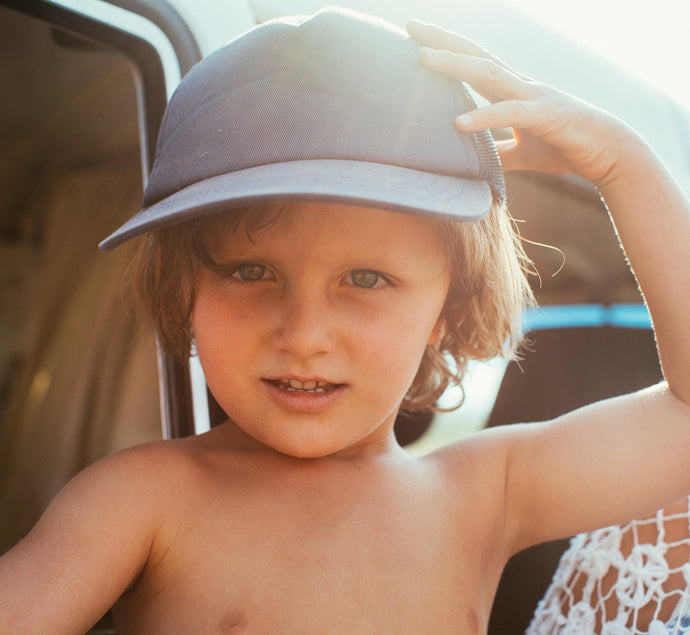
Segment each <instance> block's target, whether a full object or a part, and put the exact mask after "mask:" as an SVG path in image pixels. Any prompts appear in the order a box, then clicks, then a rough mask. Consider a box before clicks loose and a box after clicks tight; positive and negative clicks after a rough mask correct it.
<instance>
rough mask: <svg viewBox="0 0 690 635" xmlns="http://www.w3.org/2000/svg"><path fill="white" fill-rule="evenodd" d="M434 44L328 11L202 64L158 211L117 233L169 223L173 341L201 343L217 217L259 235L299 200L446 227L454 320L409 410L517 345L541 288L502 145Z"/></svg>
mask: <svg viewBox="0 0 690 635" xmlns="http://www.w3.org/2000/svg"><path fill="white" fill-rule="evenodd" d="M418 52H419V46H418V45H417V44H415V43H414V42H412V41H411V40H410V38H408V37H407V36H406V35H405V34H404V32H402V31H400V30H399V29H397V28H396V27H393V26H392V25H389V24H387V23H385V22H382V21H378V20H376V19H370V18H369V17H367V16H362V15H359V14H354V13H347V12H341V11H337V10H336V11H334V10H325V11H321V12H319V13H317V14H316V15H315V16H312V17H310V18H308V19H304V18H291V19H285V20H278V21H273V22H270V23H267V24H265V25H262V26H260V27H257V28H256V29H253V30H251V31H249V32H248V33H247V34H245V35H244V36H241V37H239V38H238V39H236V40H234V41H233V42H231V43H230V44H228V45H227V46H226V47H224V48H222V49H220V50H219V51H217V52H216V53H215V54H213V55H211V56H210V57H209V58H207V59H206V60H205V61H203V62H202V63H200V64H199V65H198V66H197V67H195V69H193V70H192V71H191V72H190V73H189V74H188V76H187V77H186V78H185V80H184V81H183V83H182V84H181V86H180V87H179V88H178V90H177V91H176V93H175V95H174V96H173V98H172V100H171V103H170V106H169V107H168V110H167V112H166V116H165V118H164V121H163V124H162V128H161V133H160V136H159V142H158V146H157V150H156V163H155V165H154V169H153V172H152V175H151V180H150V182H149V185H148V186H147V189H146V192H145V197H144V204H145V207H144V209H143V210H142V211H141V212H140V213H139V214H137V215H136V216H135V217H134V218H133V219H132V220H131V221H129V222H128V223H126V224H125V225H124V226H123V227H121V228H120V229H119V230H118V231H117V232H115V234H113V235H112V236H111V237H110V238H109V239H108V240H107V241H104V244H103V247H104V248H110V247H112V246H115V245H117V244H118V243H119V242H122V241H124V240H126V239H128V238H129V237H130V236H133V235H136V234H139V233H142V232H144V231H148V230H155V231H153V232H152V233H151V235H150V236H149V237H148V238H147V241H146V244H145V245H144V247H143V249H142V260H141V262H142V266H141V281H142V284H141V285H140V288H141V289H142V294H141V295H142V297H143V299H144V304H145V305H146V307H147V311H148V312H149V314H150V315H151V316H152V317H153V319H154V324H155V325H156V328H157V329H158V331H159V333H160V336H161V341H162V343H163V346H164V348H165V349H166V350H167V351H168V352H170V353H174V354H176V355H177V356H178V357H180V358H185V357H186V355H187V354H188V352H189V349H190V343H191V334H190V324H189V316H190V312H191V309H192V306H193V299H194V281H195V276H196V274H197V272H198V271H199V267H200V266H205V264H204V262H205V261H204V259H205V258H206V257H207V255H208V254H207V249H206V247H207V245H206V243H205V240H204V227H206V226H208V223H209V222H211V221H210V220H208V219H209V218H210V217H211V215H212V214H214V213H217V212H220V213H224V214H226V215H227V216H228V217H233V216H234V218H235V221H234V222H235V223H236V227H237V228H238V229H241V230H242V231H247V230H248V231H249V232H250V234H251V232H252V231H253V229H256V228H257V227H261V225H262V224H263V223H265V222H267V221H268V222H270V221H272V220H274V218H275V216H276V209H279V208H280V206H281V204H282V203H284V202H288V201H292V202H294V201H325V202H333V203H343V204H346V205H354V206H363V207H370V208H382V209H387V210H392V211H398V212H404V213H412V214H416V215H422V216H427V217H429V219H430V220H429V222H430V223H434V224H435V226H436V228H437V231H439V232H440V233H441V235H442V236H443V240H444V243H445V245H446V247H447V252H448V258H449V264H450V272H451V286H450V290H449V293H448V298H447V301H446V304H445V307H444V309H443V315H444V317H445V321H446V328H445V329H444V332H443V334H442V337H441V339H440V342H439V344H438V345H437V346H433V347H428V349H427V351H426V353H425V354H424V356H423V359H422V363H421V366H420V369H419V373H418V375H417V378H416V379H415V381H414V382H413V385H412V387H411V388H410V391H409V393H408V395H407V397H406V399H405V401H404V403H403V407H408V408H419V407H424V406H428V405H432V404H433V403H434V402H435V400H436V398H437V397H438V396H439V394H440V393H441V392H442V390H443V388H444V387H445V386H446V385H447V383H448V381H449V379H452V378H453V377H454V376H456V373H457V374H461V373H462V371H463V369H464V365H465V362H466V360H467V359H470V358H479V359H483V358H488V357H491V356H494V355H496V354H500V353H506V352H508V351H510V350H511V349H513V348H514V347H515V345H516V344H517V341H518V339H519V320H520V309H521V308H522V306H523V305H524V304H525V303H526V302H529V299H530V297H531V296H530V293H529V289H528V286H527V284H526V282H525V279H524V275H523V271H522V267H523V264H524V262H525V260H524V255H523V253H522V250H521V248H520V245H519V241H518V240H517V239H516V236H515V234H514V233H513V230H512V227H511V222H510V220H509V218H508V216H507V212H506V211H505V191H504V184H503V175H502V172H501V169H500V164H499V162H498V157H497V153H496V150H495V147H494V146H493V142H492V140H491V136H490V134H489V133H488V131H484V132H483V133H476V134H472V135H468V134H462V133H460V132H459V131H458V130H457V129H456V128H455V127H454V124H453V119H454V117H455V116H456V115H457V114H460V113H461V112H464V111H466V110H469V109H471V108H473V107H474V104H473V102H472V100H471V98H470V96H469V94H468V93H467V91H466V90H465V88H464V87H463V86H462V84H461V83H460V82H455V81H451V80H448V79H447V78H445V77H442V76H440V75H437V74H434V73H432V72H430V71H428V70H426V69H424V68H423V67H422V65H421V64H420V62H419V59H418ZM293 207H294V206H293ZM204 219H206V220H204ZM182 221H185V222H182ZM206 264H208V263H207V262H206ZM444 353H449V354H450V355H451V356H452V357H453V358H454V359H455V360H456V362H457V366H458V368H457V369H453V368H452V364H451V367H449V364H448V361H447V358H446V357H445V356H444Z"/></svg>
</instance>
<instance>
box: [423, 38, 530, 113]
mask: <svg viewBox="0 0 690 635" xmlns="http://www.w3.org/2000/svg"><path fill="white" fill-rule="evenodd" d="M419 57H420V59H421V61H422V63H423V64H424V65H425V66H426V67H427V68H429V69H431V70H434V71H437V72H439V73H443V74H444V75H448V76H449V77H454V78H456V79H459V80H461V81H464V82H467V83H468V84H470V85H471V86H472V88H474V89H475V90H476V91H477V92H478V93H479V94H480V95H483V96H484V97H486V98H487V99H488V100H489V101H492V102H493V101H500V100H503V99H530V98H532V97H534V96H535V94H536V93H535V90H534V89H535V87H537V86H538V85H537V83H536V82H533V81H532V80H529V79H526V78H523V77H520V76H518V75H516V74H515V73H513V72H512V71H511V70H510V69H508V68H506V67H505V66H502V65H501V64H498V63H496V62H494V61H493V60H491V59H485V58H480V57H474V56H470V55H464V54H459V53H450V52H448V51H437V50H434V49H429V48H422V49H421V50H420V52H419Z"/></svg>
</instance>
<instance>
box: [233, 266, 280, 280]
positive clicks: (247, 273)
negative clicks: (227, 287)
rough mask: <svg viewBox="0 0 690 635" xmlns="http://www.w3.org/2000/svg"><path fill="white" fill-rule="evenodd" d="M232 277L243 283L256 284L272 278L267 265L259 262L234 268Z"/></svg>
mask: <svg viewBox="0 0 690 635" xmlns="http://www.w3.org/2000/svg"><path fill="white" fill-rule="evenodd" d="M231 277H233V278H235V279H236V280H242V281H243V282H255V281H257V280H265V279H269V278H270V277H271V276H270V272H269V271H268V269H267V268H266V266H265V265H262V264H261V263H259V262H243V263H242V264H240V265H237V266H236V267H234V268H233V270H232V275H231Z"/></svg>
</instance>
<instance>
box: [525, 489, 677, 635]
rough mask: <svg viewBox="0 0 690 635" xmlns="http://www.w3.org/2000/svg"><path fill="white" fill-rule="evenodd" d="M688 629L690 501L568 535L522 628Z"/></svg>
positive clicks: (560, 633) (547, 631)
mask: <svg viewBox="0 0 690 635" xmlns="http://www.w3.org/2000/svg"><path fill="white" fill-rule="evenodd" d="M595 633H596V634H599V635H641V634H648V635H682V634H690V515H689V512H688V501H687V500H686V501H682V502H681V503H677V504H676V505H674V506H672V507H669V508H667V509H666V510H661V511H659V512H657V513H656V515H655V516H652V517H650V518H647V519H644V520H635V521H632V522H630V523H628V524H627V525H621V526H614V527H607V528H606V529H599V530H597V531H593V532H591V533H588V534H580V535H579V536H576V537H575V538H573V539H572V541H571V543H570V548H569V549H568V550H567V551H566V552H565V553H564V554H563V556H562V558H561V561H560V564H559V566H558V569H557V570H556V573H555V574H554V577H553V580H552V582H551V586H550V587H549V589H548V590H547V592H546V594H545V595H544V598H543V599H542V600H541V602H540V603H539V606H538V607H537V610H536V612H535V614H534V618H533V620H532V623H531V625H530V627H529V628H528V629H527V632H526V634H527V635H590V634H591V635H594V634H595Z"/></svg>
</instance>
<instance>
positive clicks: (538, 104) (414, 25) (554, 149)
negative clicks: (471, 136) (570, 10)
mask: <svg viewBox="0 0 690 635" xmlns="http://www.w3.org/2000/svg"><path fill="white" fill-rule="evenodd" d="M407 30H408V32H409V34H410V36H411V37H412V38H413V39H414V40H416V41H417V42H418V43H419V44H421V45H422V46H423V47H425V48H423V49H422V50H421V53H420V57H421V60H422V62H423V63H424V65H425V66H427V67H428V68H430V69H433V70H435V71H438V72H440V73H444V74H446V75H449V76H451V77H455V78H457V79H460V80H462V81H464V82H467V83H468V84H470V85H471V86H472V88H474V89H475V90H476V91H477V92H478V93H479V94H480V95H482V96H483V97H485V98H486V99H487V100H488V101H489V102H491V103H490V105H488V106H486V107H483V108H478V109H477V110H474V111H471V112H469V113H466V114H464V115H461V116H459V117H458V118H457V119H456V121H455V123H456V126H457V127H458V129H460V130H462V131H463V132H475V131H478V130H482V129H484V128H508V127H512V128H513V130H514V135H515V139H514V140H513V139H511V140H507V141H499V142H498V143H497V146H498V151H499V154H500V156H501V162H502V164H503V168H504V170H524V169H527V170H540V171H542V172H551V173H556V174H566V173H574V174H578V175H580V176H582V177H584V178H586V179H588V180H590V181H593V182H594V183H595V185H601V184H603V183H604V182H607V181H608V180H609V179H611V178H614V177H615V173H616V168H617V165H618V160H619V158H620V157H623V156H625V153H626V152H625V150H624V147H625V145H626V142H629V141H630V140H632V139H635V137H636V136H635V133H634V132H633V131H632V130H631V129H630V128H628V127H627V126H626V124H624V123H623V122H622V121H620V120H619V119H617V118H615V117H614V116H612V115H610V114H608V113H606V112H604V111H602V110H599V109H598V108H595V107H594V106H591V105H589V104H587V103H585V102H583V101H581V100H579V99H576V98H575V97H572V96H570V95H568V94H566V93H563V92H561V91H559V90H557V89H555V88H552V87H551V86H547V85H545V84H541V83H539V82H537V81H535V80H533V79H530V78H529V77H526V76H524V75H521V74H520V73H517V72H515V71H514V70H512V69H511V68H510V67H509V66H507V65H506V64H505V63H504V62H502V61H501V60H500V59H498V58H497V57H495V56H494V55H491V54H490V53H489V52H488V51H486V50H484V49H483V48H481V47H480V46H479V45H477V44H476V43H475V42H473V41H472V40H469V39H467V38H464V37H462V36H461V35H458V34H456V33H452V32H450V31H445V30H444V29H441V28H439V27H436V26H432V25H430V24H425V23H423V22H418V21H416V20H411V21H410V22H409V23H408V25H407Z"/></svg>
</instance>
